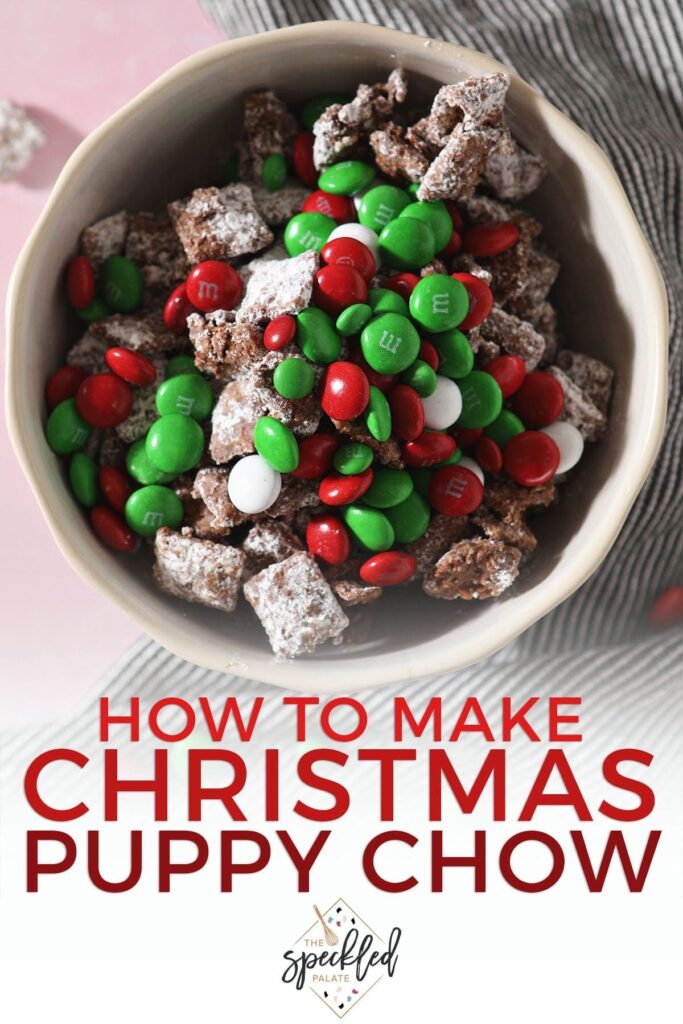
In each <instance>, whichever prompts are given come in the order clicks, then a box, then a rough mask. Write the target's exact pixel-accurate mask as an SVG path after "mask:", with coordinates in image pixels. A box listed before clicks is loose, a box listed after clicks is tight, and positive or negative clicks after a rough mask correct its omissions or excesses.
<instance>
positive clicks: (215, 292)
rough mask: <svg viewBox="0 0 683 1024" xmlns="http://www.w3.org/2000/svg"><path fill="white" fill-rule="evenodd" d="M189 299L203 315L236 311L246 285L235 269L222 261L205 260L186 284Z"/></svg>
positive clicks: (189, 276)
mask: <svg viewBox="0 0 683 1024" xmlns="http://www.w3.org/2000/svg"><path fill="white" fill-rule="evenodd" d="M185 286H186V288H187V297H188V299H189V300H190V302H191V303H192V305H193V306H196V307H197V309H201V311H202V313H211V312H213V310H214V309H234V307H235V306H236V305H237V303H238V302H239V301H240V299H241V298H242V292H243V291H244V285H243V284H242V278H241V277H240V275H239V274H238V273H237V271H236V270H235V268H234V267H231V266H230V264H229V263H222V262H221V261H220V260H204V261H203V263H198V264H197V266H196V267H193V268H192V270H191V271H190V273H189V274H188V275H187V281H186V282H185Z"/></svg>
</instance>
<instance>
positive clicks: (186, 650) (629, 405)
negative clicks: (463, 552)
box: [7, 22, 667, 692]
mask: <svg viewBox="0 0 683 1024" xmlns="http://www.w3.org/2000/svg"><path fill="white" fill-rule="evenodd" d="M397 64H400V65H402V66H403V67H404V68H405V69H406V70H407V71H408V72H409V75H410V78H411V81H412V83H413V90H415V89H416V88H417V90H418V91H419V90H420V89H421V90H422V91H423V92H424V93H425V95H428V94H429V92H430V91H431V92H433V91H434V89H435V88H436V87H438V86H440V85H441V84H442V83H444V82H452V81H455V80H457V79H460V78H464V77H466V76H468V75H471V74H479V73H483V72H490V71H496V70H500V69H501V66H500V65H499V64H498V63H496V61H494V60H492V59H490V58H489V57H485V56H483V55H482V54H479V53H475V52H473V51H471V50H466V49H463V48H461V47H458V46H453V45H450V44H447V43H441V42H436V41H433V40H428V39H423V38H418V37H416V36H412V35H405V34H403V33H400V32H395V31H391V30H388V29H383V28H376V27H372V26H368V25H361V24H356V23H347V22H323V23H320V24H308V25H302V26H299V27H296V28H291V29H285V30H282V31H279V32H273V33H267V34H264V35H260V36H255V37H251V38H246V39H239V40H236V41H235V42H227V43H224V44H221V45H219V46H215V47H213V48H212V49H209V50H206V51H204V52H202V53H199V54H197V55H196V56H194V57H191V58H190V59H189V60H186V61H183V63H182V64H179V65H178V66H177V67H175V68H173V69H172V70H171V71H169V72H168V73H167V74H165V75H164V76H163V77H162V78H160V79H159V81H157V82H155V83H154V84H153V85H151V86H150V87H149V88H148V89H146V90H145V91H144V92H143V93H142V94H141V95H140V96H138V97H137V98H136V99H135V100H133V101H132V102H131V103H129V104H128V105H127V106H126V107H124V109H123V110H121V111H120V112H119V113H118V114H115V115H114V116H113V117H111V118H110V119H109V120H108V121H107V122H106V123H105V124H103V125H102V127H101V128H99V129H98V130H97V131H95V132H93V134H92V135H90V136H89V138H87V139H86V140H85V141H84V142H83V143H82V145H81V146H79V148H78V150H77V151H76V152H75V153H74V155H73V156H72V157H71V159H70V160H69V162H68V164H67V165H66V167H65V168H64V170H63V172H62V174H61V176H60V178H59V180H58V182H57V184H56V186H55V188H54V191H53V193H52V196H51V198H50V201H49V202H48V204H47V206H46V208H45V211H44V212H43V215H42V216H41V218H40V220H39V222H38V224H37V225H36V227H35V229H34V231H33V233H32V234H31V237H30V239H29V240H28V242H27V243H26V246H25V247H24V250H23V252H22V254H21V256H20V258H19V261H18V263H17V266H16V269H15V272H14V276H13V280H12V286H11V289H10V298H9V303H8V349H9V368H8V375H7V386H8V403H7V404H8V410H9V414H8V419H9V426H10V431H11V435H12V438H13V442H14V445H15V448H16V451H17V454H18V456H19V459H20V460H21V463H22V465H23V467H24V470H25V472H26V475H27V476H28V478H29V480H30V482H31V484H32V486H33V488H34V491H35V494H36V497H37V499H38V501H39V502H40V505H41V507H42V509H43V513H44V515H45V517H46V519H47V521H48V523H49V525H50V528H51V530H52V532H53V534H54V536H55V539H56V541H57V543H58V544H59V546H60V547H61V549H62V551H63V552H64V555H65V556H66V558H67V559H68V560H69V562H70V563H71V564H72V565H73V567H74V568H75V569H76V570H77V571H78V572H80V573H81V575H82V576H83V577H84V578H85V579H86V580H87V581H88V582H89V583H91V584H92V586H94V587H95V588H97V589H98V590H99V591H100V592H102V593H103V594H105V595H106V596H107V597H109V598H110V599H111V600H112V601H114V602H115V603H116V604H117V605H118V606H119V607H120V608H122V609H123V610H124V611H125V612H127V613H128V614H129V615H130V616H131V617H132V618H133V619H134V620H135V621H136V622H137V623H139V625H140V626H141V627H142V628H143V629H144V630H146V631H147V633H149V634H150V635H151V636H152V637H154V638H155V639H156V640H158V641H159V642H160V643H161V644H163V645H164V646H166V647H167V648H169V649H170V650H172V651H173V652H175V653H176V654H178V655H181V656H182V657H183V658H186V659H188V660H189V661H193V662H196V663H198V664H200V665H204V666H207V667H210V668H213V669H219V670H223V671H226V672H235V673H238V674H240V675H243V676H247V677H249V678H253V679H259V680H263V681H267V682H271V683H277V684H279V685H283V686H288V687H293V688H296V689H302V690H308V691H317V692H334V691H340V690H347V691H348V690H353V689H357V688H360V687H369V686H379V685H381V684H385V683H389V682H392V681H398V680H404V679H412V678H415V677H418V676H422V675H426V674H430V673H437V672H443V671H446V670H449V669H457V668H460V667H462V666H464V665H467V664H470V663H472V662H475V661H477V660H479V659H480V658H483V657H485V656H486V655H489V654H491V653H492V652H493V651H495V650H496V649H498V648H499V647H501V646H502V645H503V644H505V643H507V642H508V641H509V640H511V639H512V638H513V637H514V636H515V635H517V634H518V633H520V632H521V631H522V630H524V629H526V628H527V627H528V626H530V625H531V624H532V623H533V622H535V621H536V620H537V619H539V618H540V617H541V616H543V615H545V614H546V613H547V612H548V611H550V609H551V608H553V607H554V606H555V605H557V604H559V602H561V601H563V600H564V599H565V598H567V597H568V596H569V595H570V594H571V593H572V591H574V590H575V589H576V588H577V587H579V586H580V585H581V584H582V583H583V582H584V581H585V580H586V579H587V578H588V576H590V574H591V573H592V572H594V571H595V569H596V568H597V566H598V565H599V564H600V562H601V560H602V559H603V558H604V557H605V555H606V553H607V552H608V550H609V548H610V546H611V545H612V543H613V542H614V539H615V538H616V536H617V533H618V532H619V529H620V527H621V525H622V523H623V521H624V518H625V517H626V514H627V513H628V511H629V509H630V507H631V505H632V503H633V501H634V500H635V497H636V495H637V494H638V491H639V490H640V488H641V487H642V485H643V482H644V480H645V478H646V476H647V473H648V470H649V469H650V467H651V465H652V462H653V460H654V458H655V455H656V453H657V449H658V446H659V443H660V439H661V435H662V431H663V425H664V416H665V404H666V372H667V364H666V351H667V310H666V298H665V293H664V288H663V285H662V281H661V278H660V275H659V272H658V269H657V266H656V264H655V261H654V259H653V257H652V254H651V253H650V251H649V249H648V247H647V245H646V243H645V240H644V238H643V235H642V234H641V231H640V228H639V226H638V223H637V221H636V219H635V216H634V214H633V211H632V210H631V208H630V206H629V204H628V202H627V199H626V196H625V195H624V192H623V190H622V188H621V185H620V184H619V181H618V180H617V177H616V175H615V173H614V171H613V169H612V167H611V166H610V164H609V163H608V161H607V159H606V158H605V156H604V155H603V153H602V152H601V151H600V149H599V148H598V147H597V146H596V145H595V144H594V143H593V142H592V141H591V140H590V139H589V138H588V137H587V136H586V135H585V134H584V133H583V132H582V131H581V130H580V129H579V128H577V127H576V125H574V124H573V123H572V122H571V121H570V120H568V119H567V118H566V117H565V116H564V115H563V114H561V113H560V112H559V111H558V110H556V109H555V108H554V107H553V106H552V105H551V104H550V103H548V102H547V101H546V100H545V99H543V97H542V96H540V95H539V94H538V93H537V92H535V91H534V90H533V89H532V88H531V87H530V86H528V85H527V84H526V83H524V82H523V81H521V80H520V79H519V78H517V77H516V76H515V75H514V74H513V75H512V84H511V87H510V92H509V103H508V105H509V115H508V116H509V122H510V124H511V127H512V129H513V131H514V132H515V134H516V135H517V137H518V138H519V139H520V140H521V141H522V142H523V143H524V144H525V145H526V146H527V147H528V148H529V149H530V150H532V151H534V152H537V153H540V154H541V155H542V156H543V157H544V158H545V160H546V161H547V163H548V166H549V174H548V177H547V179H546V181H545V182H544V183H543V185H542V186H541V188H540V189H539V190H538V193H537V194H535V195H534V196H533V197H532V198H531V199H530V201H529V202H528V205H529V207H530V208H531V209H532V210H533V211H535V212H537V213H538V214H539V216H540V218H541V220H542V222H543V225H544V229H545V238H546V239H547V240H548V241H549V242H550V244H551V245H552V246H553V247H554V248H555V249H556V250H557V252H558V253H559V254H560V255H561V259H562V272H561V275H560V281H559V283H558V285H557V286H556V291H555V292H554V295H555V297H556V300H557V302H558V305H559V309H560V315H561V323H562V328H563V332H564V333H565V335H566V339H567V343H568V345H569V347H573V348H576V349H579V350H583V351H588V352H590V353H593V354H595V355H596V356H598V357H600V358H603V359H605V360H606V361H607V362H608V363H609V364H610V365H612V366H613V367H614V369H615V370H616V391H615V395H614V401H613V406H612V412H611V421H610V430H609V433H608V435H607V437H606V438H605V440H604V441H602V442H601V443H600V444H599V445H597V446H595V447H593V448H591V449H590V450H589V452H588V454H587V456H586V457H585V459H584V460H583V461H582V463H581V465H580V467H579V469H578V471H577V472H576V475H575V476H574V477H573V479H572V480H571V481H570V482H569V483H568V484H567V486H565V487H564V488H563V489H562V498H561V502H560V503H559V505H558V506H557V507H556V508H554V509H552V510H551V511H550V512H548V513H547V514H545V515H543V516H541V517H539V518H538V519H537V520H536V521H535V523H536V528H537V530H538V532H539V533H540V538H541V544H540V550H539V554H538V556H537V557H536V558H535V560H534V561H533V563H532V564H531V565H530V566H529V567H528V568H527V569H526V571H525V572H524V574H523V575H522V577H521V579H520V580H519V581H518V583H517V584H516V586H515V587H514V588H513V589H512V591H511V592H509V594H508V595H507V596H505V597H504V598H503V599H501V600H498V601H489V602H482V603H481V604H477V603H476V602H470V603H465V602H446V601H431V600H429V599H427V598H424V597H422V595H421V594H419V593H415V594H411V593H409V592H406V591H402V592H394V593H387V594H386V595H385V596H384V597H383V598H382V600H381V601H379V602H378V603H377V605H376V606H370V607H369V608H368V609H367V610H366V612H365V613H364V619H363V622H362V623H361V630H362V633H359V632H358V631H357V633H356V640H355V641H354V642H352V643H348V644H343V645H341V646H339V647H336V648H335V647H333V646H331V645H327V646H326V647H324V648H322V649H321V650H320V651H319V652H318V653H317V654H315V655H312V656H310V657H307V658H303V659H300V660H297V661H294V662H278V661H276V660H275V658H274V657H273V656H272V654H271V652H270V649H269V647H268V645H267V642H266V640H265V637H264V634H263V631H262V629H261V627H260V624H259V623H258V622H256V620H255V619H254V617H253V616H252V614H251V612H250V610H249V609H244V611H243V612H241V613H239V614H236V615H235V616H232V617H231V616H226V615H223V614H222V613H220V612H214V611H211V610H208V609H205V608H201V607H199V606H196V605H188V604H186V603H184V602H181V601H177V600H174V599H172V598H168V597H166V596H164V595H162V594H161V593H159V591H157V590H156V589H155V587H154V585H153V584H152V582H151V577H150V570H149V562H150V559H149V553H148V552H146V553H145V554H146V557H142V556H141V557H140V558H139V559H138V560H137V561H136V560H132V561H131V560H130V559H127V558H125V557H122V556H119V555H115V554H113V553H110V552H109V551H107V550H106V549H105V548H103V547H102V545H101V544H100V543H99V542H98V541H97V540H96V539H95V537H94V536H93V534H92V532H91V530H90V528H89V526H88V524H87V522H86V520H85V518H84V517H82V516H81V515H79V514H78V513H77V512H76V508H75V505H74V501H73V498H72V496H71V494H70V493H69V490H68V487H67V485H66V483H65V480H64V476H63V472H62V469H61V466H60V465H59V462H58V460H57V459H56V458H55V457H54V455H53V454H52V452H51V451H50V450H49V449H48V447H47V444H46V442H45V439H44V436H43V424H44V416H45V410H44V405H43V389H44V386H45V380H46V378H47V376H48V375H49V373H50V372H51V371H52V370H54V369H55V368H56V367H57V366H58V365H59V364H60V362H61V361H62V358H63V355H64V352H65V351H66V349H67V347H68V344H69V343H70V342H72V341H73V340H74V338H75V333H74V332H75V327H74V324H73V321H72V319H71V318H70V314H69V313H68V311H67V309H66V304H65V301H64V297H63V285H62V280H63V268H64V265H65V261H66V260H67V258H68V257H69V256H70V255H71V254H72V253H73V252H74V251H75V248H76V244H77V239H78V235H79V232H80V231H81V229H82V228H83V227H84V226H85V225H86V224H89V223H90V222H92V221H94V220H96V219H97V218H99V217H102V216H104V215H106V214H108V213H112V212H113V211H115V210H117V209H120V208H121V207H127V208H129V209H132V210H135V209H149V208H155V207H159V206H160V205H161V204H162V203H163V202H165V201H168V200H170V199H174V198H177V197H178V196H183V195H186V194H187V193H188V192H189V191H190V190H191V189H192V188H193V187H196V186H198V185H200V184H205V183H206V182H207V181H211V180H214V179H215V177H216V168H217V160H218V155H219V154H220V151H221V150H224V148H225V145H226V143H227V142H228V140H229V138H230V137H231V136H234V135H237V133H238V132H239V129H240V123H241V100H242V97H243V96H244V94H245V93H247V92H249V91H251V90H253V89H256V88H262V87H264V86H268V87H271V88H273V89H275V90H276V91H277V92H280V93H281V94H282V95H283V96H284V97H285V98H287V99H291V100H300V99H302V98H304V97H308V96H314V95H316V94H320V93H324V92H329V91H330V90H335V91H347V90H348V91H350V90H352V89H353V88H354V87H355V85H356V84H357V83H358V82H361V81H362V82H374V81H378V80H380V79H383V78H384V77H385V76H386V73H387V72H388V71H390V70H391V69H392V68H393V67H395V66H396V65H397Z"/></svg>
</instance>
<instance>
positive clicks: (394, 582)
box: [359, 551, 417, 587]
mask: <svg viewBox="0 0 683 1024" xmlns="http://www.w3.org/2000/svg"><path fill="white" fill-rule="evenodd" d="M416 569H417V559H416V558H415V555H410V554H408V552H407V551H380V553H379V554H378V555H372V557H371V558H368V560H367V561H366V562H363V564H362V565H361V567H360V569H359V573H360V578H361V579H362V580H364V581H365V582H366V583H369V584H370V585H371V586H373V587H396V586H398V585H399V583H407V581H408V580H409V579H410V577H411V576H412V575H413V573H414V572H415V570H416Z"/></svg>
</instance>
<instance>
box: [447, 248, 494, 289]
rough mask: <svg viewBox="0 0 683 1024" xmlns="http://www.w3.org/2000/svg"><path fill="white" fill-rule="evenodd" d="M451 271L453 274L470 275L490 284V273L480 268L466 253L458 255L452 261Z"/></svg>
mask: <svg viewBox="0 0 683 1024" xmlns="http://www.w3.org/2000/svg"><path fill="white" fill-rule="evenodd" d="M451 271H452V273H454V274H471V275H472V277H480V278H481V279H482V281H484V283H485V284H489V285H490V284H491V271H490V270H487V269H486V268H485V267H482V266H480V264H479V263H477V261H476V260H475V259H474V258H473V257H472V256H470V254H469V253H467V252H459V253H458V255H457V256H456V257H455V258H454V259H453V263H452V267H451Z"/></svg>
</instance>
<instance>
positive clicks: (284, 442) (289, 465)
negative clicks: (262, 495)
mask: <svg viewBox="0 0 683 1024" xmlns="http://www.w3.org/2000/svg"><path fill="white" fill-rule="evenodd" d="M254 448H255V449H256V451H257V452H258V453H259V455H260V456H261V458H262V459H265V461H266V462H267V463H268V465H269V466H270V467H271V468H272V469H277V470H278V472H279V473H291V472H292V471H293V470H295V469H296V467H297V466H298V465H299V444H298V442H297V439H296V438H295V436H294V434H293V433H292V431H291V430H290V429H289V427H286V426H285V424H284V423H280V421H279V420H276V419H274V418H273V417H272V416H261V418H260V419H258V420H257V421H256V426H255V427H254Z"/></svg>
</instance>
